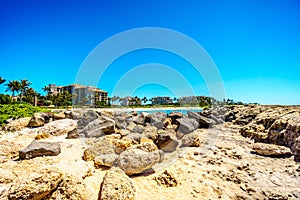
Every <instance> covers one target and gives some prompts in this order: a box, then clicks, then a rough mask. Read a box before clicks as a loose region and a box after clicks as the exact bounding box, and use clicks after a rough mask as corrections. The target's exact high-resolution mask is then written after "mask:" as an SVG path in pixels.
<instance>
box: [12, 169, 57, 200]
mask: <svg viewBox="0 0 300 200" xmlns="http://www.w3.org/2000/svg"><path fill="white" fill-rule="evenodd" d="M61 181H62V174H61V173H60V172H58V171H57V170H54V169H43V170H41V171H39V172H38V173H37V172H35V173H32V174H30V176H29V177H27V178H26V179H24V180H23V179H21V180H17V182H16V183H15V184H13V185H12V186H11V188H10V189H9V192H8V193H9V195H8V199H32V200H40V199H43V198H45V197H47V195H49V194H50V193H51V192H52V191H54V190H55V189H56V188H57V186H58V185H59V184H60V183H61Z"/></svg>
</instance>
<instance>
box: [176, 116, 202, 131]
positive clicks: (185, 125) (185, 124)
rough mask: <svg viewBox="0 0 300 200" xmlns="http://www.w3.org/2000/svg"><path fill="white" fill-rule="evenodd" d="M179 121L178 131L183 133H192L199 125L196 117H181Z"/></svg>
mask: <svg viewBox="0 0 300 200" xmlns="http://www.w3.org/2000/svg"><path fill="white" fill-rule="evenodd" d="M177 122H178V123H179V126H178V131H179V132H181V133H183V134H187V133H191V132H193V131H194V130H196V129H197V128H198V127H199V123H198V122H197V120H196V119H194V118H180V119H177Z"/></svg>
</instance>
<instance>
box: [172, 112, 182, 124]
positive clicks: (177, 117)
mask: <svg viewBox="0 0 300 200" xmlns="http://www.w3.org/2000/svg"><path fill="white" fill-rule="evenodd" d="M168 117H169V118H171V120H172V124H176V125H178V122H177V121H176V120H177V119H179V118H182V117H183V114H182V113H181V112H171V113H170V114H168Z"/></svg>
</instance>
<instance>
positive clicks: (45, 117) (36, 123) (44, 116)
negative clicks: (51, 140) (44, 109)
mask: <svg viewBox="0 0 300 200" xmlns="http://www.w3.org/2000/svg"><path fill="white" fill-rule="evenodd" d="M51 118H52V116H51V115H50V114H49V113H34V114H33V116H32V118H31V119H30V121H29V123H28V126H29V127H40V126H44V125H45V124H46V123H48V122H50V120H51Z"/></svg>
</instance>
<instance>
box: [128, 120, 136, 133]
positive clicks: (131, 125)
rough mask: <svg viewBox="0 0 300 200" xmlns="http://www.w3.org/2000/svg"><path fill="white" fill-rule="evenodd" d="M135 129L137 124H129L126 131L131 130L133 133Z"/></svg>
mask: <svg viewBox="0 0 300 200" xmlns="http://www.w3.org/2000/svg"><path fill="white" fill-rule="evenodd" d="M134 127H136V124H135V123H134V122H130V123H129V124H128V126H127V127H126V129H127V130H129V131H130V132H132V131H133V129H134Z"/></svg>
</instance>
